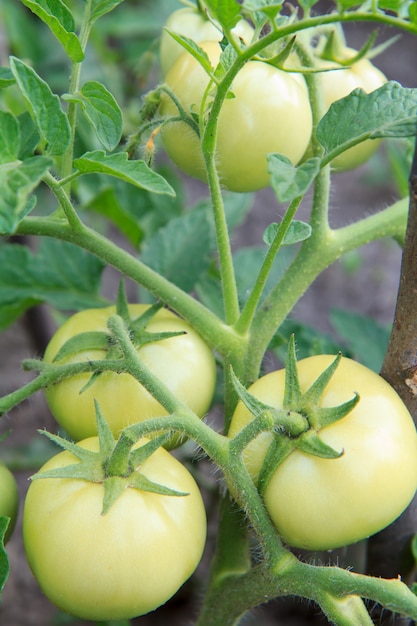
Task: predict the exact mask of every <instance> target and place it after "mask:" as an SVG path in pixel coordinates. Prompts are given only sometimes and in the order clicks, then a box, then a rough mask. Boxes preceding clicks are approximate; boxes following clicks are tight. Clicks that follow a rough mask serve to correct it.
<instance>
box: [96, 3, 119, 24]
mask: <svg viewBox="0 0 417 626" xmlns="http://www.w3.org/2000/svg"><path fill="white" fill-rule="evenodd" d="M122 2H123V0H93V1H92V3H91V14H90V22H95V21H96V20H97V19H98V18H99V17H102V16H103V15H105V14H106V13H110V11H113V9H115V8H116V7H117V6H118V5H119V4H121V3H122Z"/></svg>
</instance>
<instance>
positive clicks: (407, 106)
mask: <svg viewBox="0 0 417 626" xmlns="http://www.w3.org/2000/svg"><path fill="white" fill-rule="evenodd" d="M416 129H417V89H412V88H408V87H401V85H399V84H398V83H396V82H394V81H390V82H388V83H386V84H385V85H382V87H379V88H378V89H376V90H375V91H373V92H371V93H369V94H368V93H365V92H364V91H363V90H362V89H355V90H354V91H352V93H350V94H349V95H348V96H346V97H344V98H342V99H341V100H337V101H336V102H334V103H333V104H332V105H331V106H330V108H329V110H328V111H327V113H326V114H325V115H324V116H323V117H322V119H321V120H320V122H319V124H318V127H317V139H318V140H319V142H320V143H321V145H322V146H323V148H324V150H325V156H324V160H325V162H329V161H331V160H332V158H333V157H334V156H335V155H337V154H339V153H340V152H341V151H342V150H346V149H347V148H350V147H351V146H353V145H356V144H357V143H360V142H361V141H364V140H365V139H382V138H384V137H411V136H413V135H415V134H416Z"/></svg>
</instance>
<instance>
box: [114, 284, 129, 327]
mask: <svg viewBox="0 0 417 626" xmlns="http://www.w3.org/2000/svg"><path fill="white" fill-rule="evenodd" d="M116 313H117V315H120V317H121V318H122V320H123V321H124V323H125V324H127V325H128V326H130V323H131V321H132V320H131V318H130V313H129V304H128V301H127V297H126V289H125V284H124V282H123V281H122V280H121V281H120V283H119V288H118V291H117V299H116Z"/></svg>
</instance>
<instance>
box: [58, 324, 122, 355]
mask: <svg viewBox="0 0 417 626" xmlns="http://www.w3.org/2000/svg"><path fill="white" fill-rule="evenodd" d="M110 338H111V336H110V334H109V333H106V332H103V331H88V332H85V333H79V334H78V335H74V336H73V337H71V338H70V339H68V340H67V341H66V342H65V343H64V344H63V345H62V346H61V348H60V349H59V350H58V352H57V353H56V355H55V356H54V358H53V362H56V361H60V360H61V359H63V358H64V357H67V356H71V355H73V354H77V353H78V352H85V351H86V350H108V348H109V342H110Z"/></svg>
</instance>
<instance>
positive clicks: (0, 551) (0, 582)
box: [0, 516, 10, 591]
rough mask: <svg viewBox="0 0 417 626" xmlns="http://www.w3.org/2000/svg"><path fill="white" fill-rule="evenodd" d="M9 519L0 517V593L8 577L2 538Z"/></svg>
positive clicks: (8, 569) (7, 560)
mask: <svg viewBox="0 0 417 626" xmlns="http://www.w3.org/2000/svg"><path fill="white" fill-rule="evenodd" d="M9 522H10V518H9V517H4V516H0V591H2V590H3V589H4V585H5V584H6V581H7V579H8V577H9V573H10V564H9V559H8V557H7V552H6V550H5V549H4V536H5V534H6V531H7V528H8V526H9Z"/></svg>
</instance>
